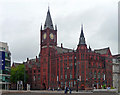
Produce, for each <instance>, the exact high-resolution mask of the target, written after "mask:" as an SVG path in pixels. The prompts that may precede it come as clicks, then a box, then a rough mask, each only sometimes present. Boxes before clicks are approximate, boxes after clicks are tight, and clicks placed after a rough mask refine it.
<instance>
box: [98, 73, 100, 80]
mask: <svg viewBox="0 0 120 95" xmlns="http://www.w3.org/2000/svg"><path fill="white" fill-rule="evenodd" d="M98 79H100V71H99V72H98Z"/></svg>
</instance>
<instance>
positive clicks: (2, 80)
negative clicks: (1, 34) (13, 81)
mask: <svg viewBox="0 0 120 95" xmlns="http://www.w3.org/2000/svg"><path fill="white" fill-rule="evenodd" d="M10 69H11V53H10V51H9V48H8V45H7V43H3V42H0V89H5V90H8V89H9V87H10Z"/></svg>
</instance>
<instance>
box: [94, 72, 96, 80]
mask: <svg viewBox="0 0 120 95" xmlns="http://www.w3.org/2000/svg"><path fill="white" fill-rule="evenodd" d="M94 79H96V71H94Z"/></svg>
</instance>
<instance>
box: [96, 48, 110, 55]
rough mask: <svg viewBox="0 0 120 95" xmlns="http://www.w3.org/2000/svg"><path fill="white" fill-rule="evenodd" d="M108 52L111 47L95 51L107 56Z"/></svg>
mask: <svg viewBox="0 0 120 95" xmlns="http://www.w3.org/2000/svg"><path fill="white" fill-rule="evenodd" d="M108 50H109V47H108V48H103V49H96V50H94V51H95V53H100V54H107V51H108Z"/></svg>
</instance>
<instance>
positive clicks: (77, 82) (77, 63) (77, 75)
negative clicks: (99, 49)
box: [76, 62, 80, 92]
mask: <svg viewBox="0 0 120 95" xmlns="http://www.w3.org/2000/svg"><path fill="white" fill-rule="evenodd" d="M78 69H79V62H77V78H76V79H77V89H76V91H77V92H78V82H79V80H80V79H79V77H78Z"/></svg>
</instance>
